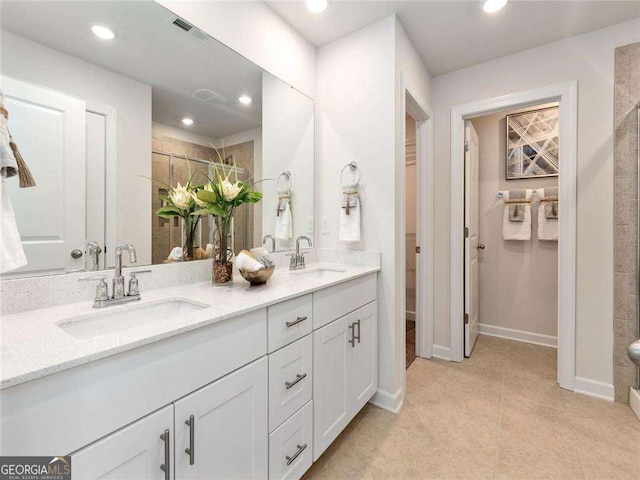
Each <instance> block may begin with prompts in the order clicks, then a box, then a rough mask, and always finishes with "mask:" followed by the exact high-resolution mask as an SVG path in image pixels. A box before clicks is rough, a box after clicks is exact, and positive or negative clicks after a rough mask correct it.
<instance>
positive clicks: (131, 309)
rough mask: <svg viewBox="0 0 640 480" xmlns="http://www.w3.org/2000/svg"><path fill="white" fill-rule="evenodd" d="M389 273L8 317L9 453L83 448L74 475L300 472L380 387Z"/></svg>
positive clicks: (5, 400) (345, 274) (356, 269)
mask: <svg viewBox="0 0 640 480" xmlns="http://www.w3.org/2000/svg"><path fill="white" fill-rule="evenodd" d="M377 271H378V268H376V267H365V266H349V267H345V266H340V267H336V266H335V265H327V264H322V263H317V264H313V265H311V266H310V267H309V268H308V269H306V270H304V271H301V272H289V271H287V270H286V269H278V270H277V271H276V274H275V275H274V278H273V279H272V280H271V281H270V282H269V284H268V285H265V286H263V287H257V288H249V287H247V286H246V283H245V282H243V281H242V280H240V279H237V281H236V283H235V285H234V286H232V287H222V288H215V287H212V286H211V285H210V283H209V282H200V283H194V284H187V285H183V286H180V287H172V288H165V289H158V290H151V291H147V292H144V293H143V297H144V298H143V299H142V300H141V301H139V302H136V304H135V305H123V306H116V307H111V308H109V309H104V310H105V311H96V310H95V309H92V308H91V303H90V302H81V303H79V304H71V305H63V306H58V307H53V308H48V309H43V310H33V311H29V312H23V313H18V314H15V315H9V316H5V317H3V318H2V332H3V338H2V353H1V356H0V358H1V360H2V365H3V368H2V390H1V391H0V401H1V404H2V424H1V431H2V433H1V441H2V443H1V446H0V454H1V455H63V454H65V455H66V454H71V458H72V472H73V478H103V477H104V476H105V475H107V476H108V477H109V478H158V479H173V478H176V479H183V478H225V479H231V478H243V479H247V478H271V479H276V478H299V477H300V476H302V474H303V473H304V472H305V471H306V470H307V469H308V468H309V467H310V466H311V464H312V462H313V461H314V460H316V459H318V457H319V456H320V455H321V454H322V452H324V450H325V449H326V448H327V447H328V446H329V445H330V444H331V443H332V442H333V440H334V439H335V438H336V437H337V436H338V434H339V433H340V432H341V431H342V430H343V428H344V427H345V426H346V425H347V424H348V423H349V421H350V420H351V419H352V418H353V417H354V416H355V415H356V413H357V412H358V411H359V410H360V409H361V408H362V407H363V406H364V405H365V403H366V402H367V401H368V400H369V399H370V398H371V397H372V396H373V395H374V393H375V392H376V388H377V301H376V299H377V273H376V272H377ZM107 310H108V311H107ZM159 312H165V313H163V314H160V313H159ZM167 312H168V313H167ZM136 318H137V321H136ZM105 319H106V320H107V322H105ZM114 322H115V323H114ZM129 322H137V323H134V324H132V323H129ZM114 324H115V325H116V326H115V327H114V326H113V325H114ZM114 329H115V330H114Z"/></svg>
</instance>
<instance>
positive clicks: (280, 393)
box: [269, 335, 313, 432]
mask: <svg viewBox="0 0 640 480" xmlns="http://www.w3.org/2000/svg"><path fill="white" fill-rule="evenodd" d="M312 389H313V341H312V336H311V335H307V336H306V337H304V338H301V339H300V340H298V341H297V342H294V343H292V344H291V345H287V346H286V347H285V348H283V349H280V350H278V351H277V352H275V353H272V354H271V355H269V431H270V432H272V431H273V430H275V429H276V428H277V427H278V426H279V425H280V424H281V423H282V422H284V421H285V420H286V419H287V418H289V417H290V416H291V415H293V414H294V413H295V412H297V411H298V409H299V408H300V407H302V406H303V405H304V404H305V403H307V402H308V401H309V400H311V393H312Z"/></svg>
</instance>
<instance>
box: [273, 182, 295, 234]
mask: <svg viewBox="0 0 640 480" xmlns="http://www.w3.org/2000/svg"><path fill="white" fill-rule="evenodd" d="M275 237H276V238H277V239H279V240H291V239H292V238H293V217H292V215H291V192H290V190H288V189H287V190H278V206H277V208H276V231H275Z"/></svg>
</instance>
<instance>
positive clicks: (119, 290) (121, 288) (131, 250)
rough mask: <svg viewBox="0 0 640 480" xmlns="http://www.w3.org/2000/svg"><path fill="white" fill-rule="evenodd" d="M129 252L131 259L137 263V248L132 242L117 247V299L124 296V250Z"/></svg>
mask: <svg viewBox="0 0 640 480" xmlns="http://www.w3.org/2000/svg"><path fill="white" fill-rule="evenodd" d="M125 250H126V251H127V252H129V261H130V262H131V263H136V261H137V258H136V249H135V247H134V246H133V245H131V244H130V243H125V244H122V245H118V246H117V247H116V269H115V272H114V274H113V298H114V299H115V300H118V299H121V298H124V296H125V295H124V277H123V276H122V252H123V251H125Z"/></svg>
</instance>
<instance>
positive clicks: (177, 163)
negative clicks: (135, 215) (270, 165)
mask: <svg viewBox="0 0 640 480" xmlns="http://www.w3.org/2000/svg"><path fill="white" fill-rule="evenodd" d="M152 149H153V151H154V152H163V153H164V154H174V155H181V156H186V157H190V158H197V159H200V160H209V161H211V162H216V163H219V162H220V160H219V158H218V155H217V153H216V151H215V150H214V149H213V148H210V147H205V146H202V145H197V144H195V143H190V142H185V141H182V140H178V139H175V138H172V137H167V136H164V135H160V134H158V133H156V132H154V133H153V135H152ZM224 150H225V151H224V154H225V156H226V157H229V156H231V155H233V159H234V160H235V162H236V165H237V166H238V167H239V168H244V169H245V170H246V171H247V172H249V173H248V175H249V176H251V175H252V172H253V168H254V165H253V158H254V156H253V141H251V142H246V143H241V144H238V145H232V146H229V147H225V149H224ZM220 153H221V154H222V152H220ZM187 164H188V166H187ZM202 166H203V164H202V163H200V162H194V161H189V162H187V161H186V160H184V159H180V158H175V157H174V166H173V184H174V185H175V184H177V183H178V182H180V183H181V184H182V185H184V184H185V183H186V182H187V181H188V180H189V172H190V173H191V174H193V173H194V172H196V171H203V172H205V173H206V169H203V168H202ZM152 176H153V178H154V179H156V180H160V181H161V182H164V183H169V156H168V155H163V154H159V153H153V155H152ZM205 181H207V180H206V177H204V176H199V175H197V174H196V175H195V176H194V182H195V183H204V182H205ZM160 189H161V187H159V186H158V185H154V186H153V188H152V212H151V217H152V249H151V255H152V263H153V264H158V263H163V262H164V261H165V259H166V258H167V256H168V254H169V252H170V251H171V249H172V248H173V247H176V246H181V243H182V240H181V236H182V226H181V221H180V219H177V218H174V219H170V220H169V219H163V218H159V217H157V216H156V215H155V211H156V210H157V209H158V208H160V207H161V200H160V199H159V198H158V194H160V193H161V192H160ZM210 221H211V219H210V217H203V218H202V219H201V221H200V224H201V225H200V229H201V236H200V238H201V241H200V242H198V241H196V246H202V248H205V247H206V243H208V242H209V239H208V232H209V231H210V228H211V225H210V223H209V222H210ZM234 222H235V229H234V235H235V236H234V251H235V252H236V253H238V252H239V251H240V250H242V249H243V248H247V246H248V245H246V241H245V240H246V239H249V240H250V239H252V238H253V236H252V231H253V206H248V205H247V206H243V207H240V208H238V210H236V214H235V216H234ZM200 243H201V244H202V245H200ZM250 247H251V246H249V248H250Z"/></svg>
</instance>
